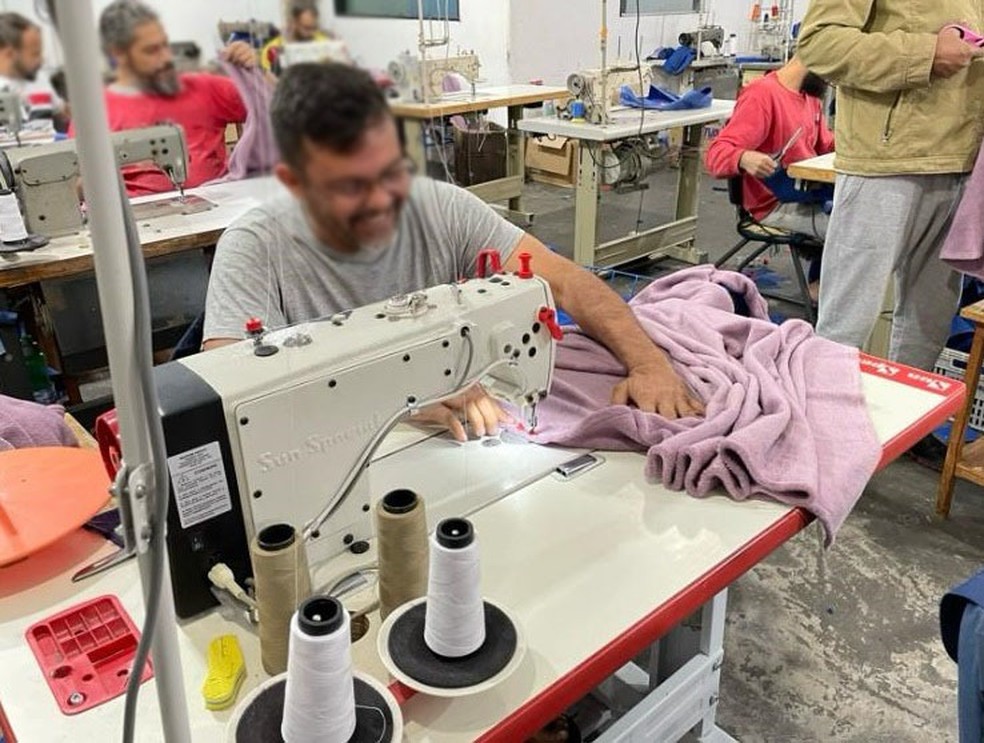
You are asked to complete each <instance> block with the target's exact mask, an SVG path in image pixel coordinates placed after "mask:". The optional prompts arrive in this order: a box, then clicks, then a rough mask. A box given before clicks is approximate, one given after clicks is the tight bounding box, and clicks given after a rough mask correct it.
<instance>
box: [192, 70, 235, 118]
mask: <svg viewBox="0 0 984 743" xmlns="http://www.w3.org/2000/svg"><path fill="white" fill-rule="evenodd" d="M202 77H203V78H204V79H203V82H205V83H206V85H207V86H208V92H209V97H210V98H211V99H212V105H213V112H214V114H215V116H216V119H217V120H218V121H219V123H221V124H241V123H242V122H244V121H246V104H245V103H243V99H242V97H241V96H240V95H239V91H238V90H237V89H236V86H235V84H234V83H233V82H232V80H230V79H229V78H227V77H222V76H221V75H202Z"/></svg>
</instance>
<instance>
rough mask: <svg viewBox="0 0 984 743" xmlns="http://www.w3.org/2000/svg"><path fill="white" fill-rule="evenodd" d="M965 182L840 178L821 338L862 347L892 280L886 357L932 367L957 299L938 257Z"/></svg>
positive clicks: (826, 262) (823, 277) (954, 178)
mask: <svg viewBox="0 0 984 743" xmlns="http://www.w3.org/2000/svg"><path fill="white" fill-rule="evenodd" d="M965 180H966V176H962V175H912V176H885V177H863V176H853V175H838V176H837V185H836V188H835V189H834V211H833V214H832V215H831V218H830V226H829V228H828V230H827V239H826V241H825V243H824V249H823V267H822V269H821V272H820V310H819V317H818V320H817V334H818V335H821V336H823V337H825V338H830V339H831V340H835V341H838V342H840V343H845V344H848V345H851V346H857V347H858V348H860V347H861V346H863V345H864V344H865V342H866V341H867V340H868V336H869V335H870V334H871V330H872V328H873V327H874V324H875V321H876V320H877V318H878V313H879V311H880V310H881V305H882V300H883V298H884V295H885V287H886V286H887V283H888V279H889V277H890V276H891V275H892V274H893V273H894V275H895V308H894V312H893V316H892V339H891V346H890V348H889V353H888V355H889V358H890V359H892V360H894V361H899V362H901V363H903V364H909V365H911V366H915V367H918V368H920V369H926V370H931V369H932V368H933V364H934V362H935V361H936V357H937V356H939V353H940V350H941V349H942V348H943V345H944V344H945V343H946V339H947V335H948V334H949V329H950V321H951V319H952V318H953V314H954V312H955V311H956V309H957V302H958V299H959V295H960V274H958V273H956V272H954V271H951V270H950V268H949V267H947V266H946V265H945V264H944V263H943V262H942V261H940V259H939V253H940V246H941V244H942V242H943V239H944V238H945V237H946V233H947V230H948V229H949V227H950V221H951V219H952V218H953V213H954V211H955V210H956V208H957V202H959V200H960V195H961V194H962V192H963V186H964V181H965Z"/></svg>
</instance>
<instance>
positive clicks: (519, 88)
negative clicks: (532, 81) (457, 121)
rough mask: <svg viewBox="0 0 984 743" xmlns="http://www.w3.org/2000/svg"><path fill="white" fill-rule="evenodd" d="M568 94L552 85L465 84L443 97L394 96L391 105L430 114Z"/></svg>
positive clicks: (406, 113) (406, 112)
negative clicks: (470, 85) (411, 99)
mask: <svg viewBox="0 0 984 743" xmlns="http://www.w3.org/2000/svg"><path fill="white" fill-rule="evenodd" d="M569 95H570V93H569V92H568V90H567V88H561V87H555V86H549V85H529V84H521V85H495V86H488V87H480V88H476V89H475V93H474V94H472V91H471V88H470V87H466V88H465V89H464V90H460V91H457V92H451V93H444V94H443V95H441V97H440V98H434V99H432V100H430V101H428V102H427V103H422V102H420V101H408V100H404V99H402V98H394V99H393V100H391V101H390V108H391V109H392V110H393V113H394V114H396V115H397V116H399V117H407V118H430V117H432V116H449V115H453V114H455V113H466V112H469V111H475V110H481V109H484V108H500V107H502V106H520V105H526V104H530V103H538V102H542V101H548V100H555V99H560V98H565V97H568V96H569Z"/></svg>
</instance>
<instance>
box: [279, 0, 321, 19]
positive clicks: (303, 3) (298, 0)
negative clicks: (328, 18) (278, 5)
mask: <svg viewBox="0 0 984 743" xmlns="http://www.w3.org/2000/svg"><path fill="white" fill-rule="evenodd" d="M305 13H314V17H315V18H319V17H320V16H321V13H320V12H319V11H318V3H316V2H314V0H291V2H290V3H288V5H287V14H288V15H289V16H290V17H291V19H293V20H295V21H296V20H297V19H298V18H300V17H301V16H302V15H304V14H305Z"/></svg>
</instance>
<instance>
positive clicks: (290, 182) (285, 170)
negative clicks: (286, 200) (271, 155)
mask: <svg viewBox="0 0 984 743" xmlns="http://www.w3.org/2000/svg"><path fill="white" fill-rule="evenodd" d="M273 174H274V175H275V176H276V177H277V180H278V181H280V182H281V183H283V184H284V187H285V188H286V189H287V190H288V191H290V192H291V193H292V194H293V195H294V196H298V197H299V196H300V191H301V187H302V185H303V184H302V182H301V177H300V175H299V174H298V173H297V171H295V170H294V169H293V168H292V167H291V166H290V165H288V164H287V163H285V162H283V161H281V162H278V163H277V164H276V165H274V166H273Z"/></svg>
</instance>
